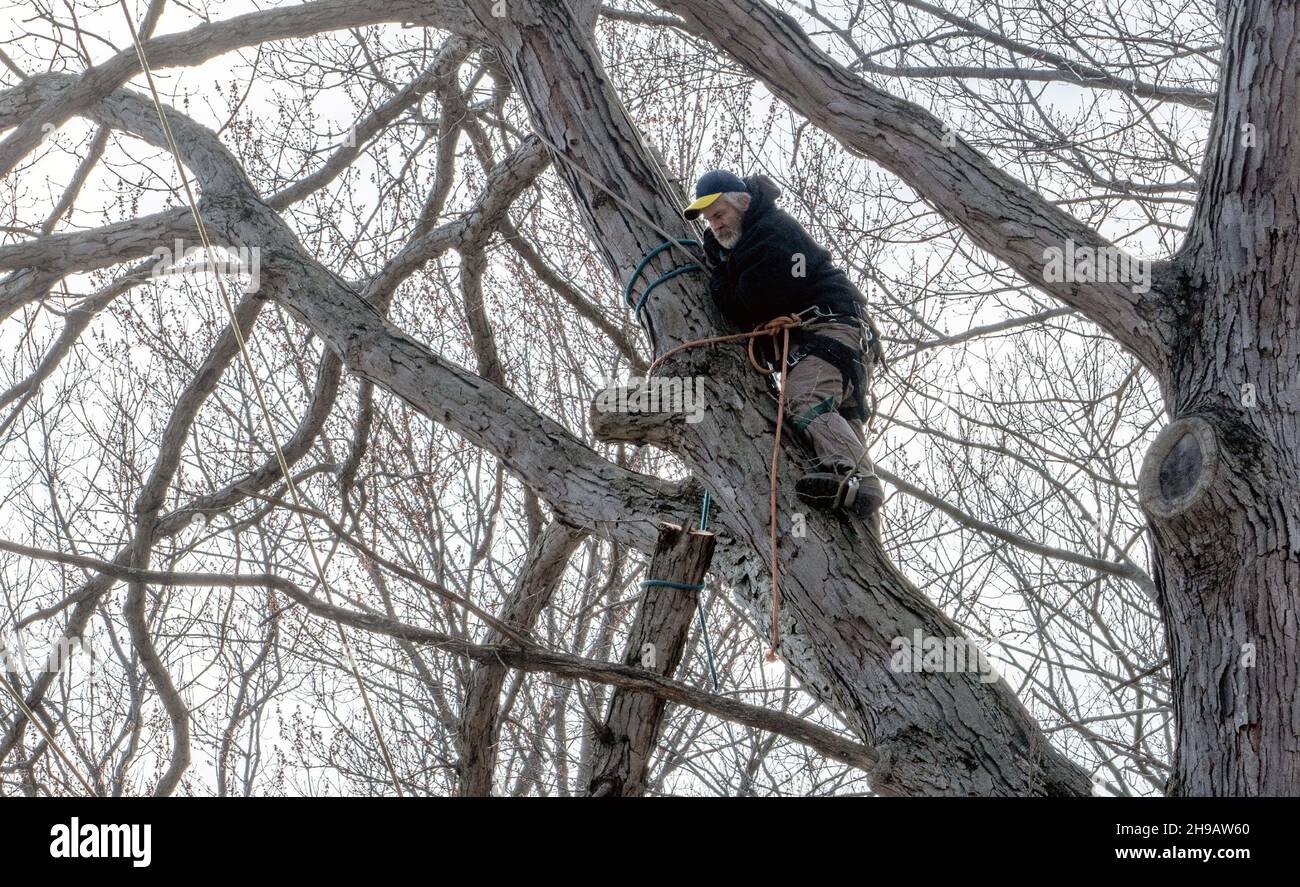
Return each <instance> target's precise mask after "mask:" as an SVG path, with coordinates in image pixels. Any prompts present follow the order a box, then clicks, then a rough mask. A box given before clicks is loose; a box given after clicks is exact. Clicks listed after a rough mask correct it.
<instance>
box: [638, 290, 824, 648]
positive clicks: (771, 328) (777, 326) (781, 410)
mask: <svg viewBox="0 0 1300 887" xmlns="http://www.w3.org/2000/svg"><path fill="white" fill-rule="evenodd" d="M802 325H803V320H802V319H801V318H799V317H798V316H796V315H794V314H789V315H785V316H783V317H777V318H775V319H773V320H769V321H768V322H767V323H765V324H763V325H761V326H759V327H757V328H755V329H754V330H753V331H752V332H748V333H736V334H734V335H729V336H709V337H708V338H704V339H694V340H692V341H690V342H684V343H682V344H681V345H678V346H677V347H676V348H673V349H670V350H669V351H666V352H664V354H663V355H661V356H660V357H657V358H655V361H654V363H652V364H650V368H649V369H647V370H646V378H647V379H649V378H650V376H651V375H652V374H653V373H654V371H655V368H656V367H657V366H659V364H661V363H663V362H664V361H665V360H667V359H668V358H670V357H672V356H673V355H674V354H678V353H680V352H682V351H685V350H687V349H688V348H698V347H700V346H703V345H716V344H718V343H720V342H734V341H737V340H739V339H748V340H749V364H750V366H752V367H753V368H754V369H756V370H758V372H760V373H763V374H764V375H766V374H767V373H769V372H771V370H770V369H769V368H768V367H766V366H764V365H763V364H762V363H760V362H759V360H758V357H757V356H756V355H755V353H754V345H755V343H756V342H758V340H759V338H760V337H762V336H768V337H769V338H771V339H772V344H773V350H774V351H775V345H776V338H777V337H778V336H780V337H781V363H780V364H778V366H779V367H780V373H781V378H780V382H779V384H778V385H777V390H778V392H779V394H778V396H777V406H776V439H775V441H774V443H773V445H772V465H771V468H770V469H769V471H768V504H769V506H770V509H771V510H770V513H769V518H768V533H769V535H770V539H771V543H772V562H771V568H772V647H771V649H770V650H768V651H767V661H768V662H775V661H776V647H777V644H778V643H779V642H780V640H781V628H780V625H781V592H780V584H779V579H780V568H779V564H778V562H777V556H776V468H777V464H778V463H779V461H780V459H781V427H782V425H784V423H785V374H786V366H785V365H786V361H787V360H788V359H789V357H790V330H792V329H794V328H796V327H799V326H802Z"/></svg>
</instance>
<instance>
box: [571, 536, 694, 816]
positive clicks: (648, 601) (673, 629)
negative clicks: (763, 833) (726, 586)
mask: <svg viewBox="0 0 1300 887" xmlns="http://www.w3.org/2000/svg"><path fill="white" fill-rule="evenodd" d="M716 543H717V537H716V536H714V535H713V534H712V533H710V532H707V531H705V530H685V531H683V529H682V528H681V527H680V526H678V525H677V524H670V523H667V522H664V523H663V524H662V525H661V526H660V529H659V544H658V545H657V546H656V547H655V553H654V556H653V557H652V558H651V559H650V565H649V567H648V568H647V570H646V575H647V578H648V579H649V580H651V582H652V584H649V585H646V586H645V590H644V592H643V593H642V595H641V604H640V606H639V607H637V614H636V619H635V620H634V621H633V622H632V629H631V631H630V632H629V633H628V640H627V652H626V653H625V654H624V656H623V663H624V664H625V665H634V666H635V665H640V666H641V667H642V668H644V669H647V670H649V671H653V672H655V673H657V674H661V675H664V676H665V677H672V676H673V673H674V672H675V671H677V666H678V665H679V664H680V663H681V661H682V654H683V653H684V652H685V651H686V637H687V635H688V634H689V633H690V629H691V620H692V619H693V618H694V617H695V611H696V608H697V607H698V605H699V600H700V593H699V591H698V590H697V589H695V588H690V587H688V588H677V587H671V586H665V585H659V584H654V583H658V582H672V583H676V584H677V585H685V586H695V585H699V584H701V583H702V582H703V581H704V575H705V573H707V572H708V570H709V563H710V561H712V560H713V548H714V545H715V544H716ZM665 706H666V703H665V702H664V700H663V699H660V698H657V697H655V696H650V695H647V694H645V693H634V692H631V691H629V690H615V691H614V695H613V696H612V697H611V698H610V700H609V714H608V715H607V716H606V718H605V723H604V724H603V725H601V727H599V728H598V729H597V730H596V747H595V755H594V760H593V762H592V766H591V781H590V784H589V785H588V786H587V794H588V795H589V796H591V797H593V798H614V797H620V798H636V797H640V796H641V795H643V794H645V779H646V773H647V772H648V771H649V769H650V757H651V753H652V752H653V751H654V746H655V740H656V738H657V737H658V735H659V727H660V726H661V724H662V723H663V716H664V708H665Z"/></svg>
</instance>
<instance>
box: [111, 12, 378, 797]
mask: <svg viewBox="0 0 1300 887" xmlns="http://www.w3.org/2000/svg"><path fill="white" fill-rule="evenodd" d="M118 5H120V6H121V7H122V15H123V16H125V17H126V24H127V27H128V28H129V29H130V31H131V42H132V43H133V44H135V54H136V56H137V57H138V58H139V60H140V68H141V70H142V71H143V72H144V76H145V79H146V81H148V84H149V94H150V96H152V98H153V104H154V108H155V109H157V111H158V120H159V121H160V122H161V124H162V131H163V137H164V138H165V139H166V141H167V148H168V150H170V151H171V154H172V158H173V159H174V160H175V161H176V169H177V171H178V172H179V173H180V178H181V184H182V186H184V190H185V199H186V200H187V202H188V203H189V206H190V212H191V213H193V214H194V223H195V225H196V226H197V227H198V231H199V239H200V240H202V241H203V249H204V251H205V254H206V255H207V259H208V266H209V267H210V268H211V269H212V272H213V274H212V276H213V277H214V278H215V279H216V281H217V289H218V290H219V291H220V293H221V301H222V303H223V304H224V305H225V308H226V313H227V314H228V315H229V316H230V328H231V330H232V331H233V332H234V334H235V341H236V342H237V343H238V344H239V355H240V357H241V358H242V360H243V364H244V369H245V370H246V371H247V372H248V376H249V378H250V379H251V380H252V382H253V391H254V392H255V393H256V395H257V404H258V407H259V408H260V409H261V411H262V417H263V418H264V419H265V420H266V427H267V428H268V429H269V430H270V432H271V445H272V446H273V447H274V449H275V460H276V462H277V463H279V466H280V472H281V474H283V475H284V479H285V483H286V484H287V486H288V488H289V493H290V495H291V496H292V497H293V502H294V505H296V506H297V507H298V508H297V509H295V513H296V514H297V516H298V522H299V523H300V524H301V526H302V531H303V536H305V537H306V539H307V548H308V550H309V551H310V552H311V559H312V564H313V565H314V567H315V569H316V576H317V579H318V581H319V582H320V584H321V587H322V588H323V589H325V599H326V601H327V602H328V603H329V604H330V605H331V606H332V605H333V604H334V595H333V593H332V592H331V591H330V585H329V582H328V580H326V578H325V569H324V567H323V565H322V564H321V560H320V554H319V552H317V551H316V544H315V542H313V541H312V536H311V532H310V530H309V529H308V527H307V518H306V517H305V516H304V515H303V513H302V511H300V510H298V509H301V508H302V499H301V498H300V496H299V495H298V486H297V484H296V483H295V481H294V478H293V474H292V473H291V472H290V471H289V463H288V462H287V461H286V460H285V458H284V450H283V449H282V448H281V446H280V436H279V434H278V433H277V432H276V430H275V423H274V422H273V421H272V419H271V411H270V408H269V407H268V406H267V403H266V397H265V396H264V395H263V393H262V384H261V382H259V381H258V378H257V374H256V373H255V372H254V371H253V361H252V359H251V358H250V357H249V354H248V343H247V342H246V341H245V339H244V334H243V331H242V330H240V328H239V324H238V323H237V322H236V320H235V308H234V305H233V304H232V302H231V301H230V294H229V292H227V290H226V282H225V279H224V278H223V277H222V276H221V274H220V273H219V272H218V271H217V263H216V256H215V254H214V253H213V251H212V241H211V240H210V239H209V238H208V230H207V226H206V225H204V224H203V217H202V216H201V215H199V207H198V202H197V201H196V200H195V199H194V191H193V189H192V188H191V187H190V179H189V176H188V175H186V173H185V165H184V164H183V163H182V162H181V154H180V149H179V148H178V147H177V146H176V140H175V138H173V136H172V129H171V125H170V124H169V123H168V122H167V115H166V113H165V112H164V111H163V107H162V99H160V98H159V96H158V89H157V87H156V86H155V84H154V79H153V71H152V70H151V69H150V67H149V60H148V59H147V58H146V57H145V53H144V47H143V46H142V45H141V44H140V35H139V34H138V33H137V31H136V27H135V22H134V20H133V19H132V18H131V13H130V10H128V9H127V8H126V0H118ZM334 627H335V628H337V629H338V633H339V640H340V641H342V644H343V652H344V655H345V656H346V657H347V661H348V667H349V668H350V669H351V671H352V676H353V678H354V679H355V680H356V682H357V689H358V690H360V691H361V700H362V702H363V703H364V704H365V708H366V715H367V716H368V717H369V719H370V726H371V728H372V729H373V730H374V731H375V738H376V739H377V740H378V741H379V749H380V751H381V752H382V754H383V758H384V764H385V766H386V767H387V768H388V774H389V776H390V777H391V778H392V781H393V788H394V789H396V791H397V795H398V797H402V794H403V793H402V784H401V780H399V779H398V777H397V768H396V766H395V765H394V764H393V758H392V755H390V754H389V751H388V744H387V743H386V742H385V741H384V734H383V733H382V732H381V731H380V729H379V719H378V717H377V716H376V715H375V710H374V707H373V706H372V705H371V703H370V694H369V693H368V692H366V685H365V682H364V681H363V680H362V679H361V672H360V670H359V669H358V668H357V663H356V658H355V657H354V656H353V655H352V644H351V643H349V641H348V637H347V634H346V633H345V632H344V631H343V626H342V625H340V624H339V623H337V622H335V623H334Z"/></svg>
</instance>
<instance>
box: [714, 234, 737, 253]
mask: <svg viewBox="0 0 1300 887" xmlns="http://www.w3.org/2000/svg"><path fill="white" fill-rule="evenodd" d="M715 237H716V235H715ZM716 239H717V241H718V246H720V247H722V248H723V249H731V248H732V247H733V246H735V245H736V243H737V242H738V241H739V240H740V232H739V231H737V232H736V233H735V234H732V235H730V236H729V237H717V238H716Z"/></svg>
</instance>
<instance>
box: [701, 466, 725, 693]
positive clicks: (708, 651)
mask: <svg viewBox="0 0 1300 887" xmlns="http://www.w3.org/2000/svg"><path fill="white" fill-rule="evenodd" d="M709 500H710V496H709V491H708V490H705V491H704V499H703V500H702V501H701V502H700V529H701V530H707V529H708V528H709V504H710V501H709ZM695 615H696V616H698V617H699V620H700V640H702V641H704V661H705V662H706V663H708V666H709V677H710V678H711V679H712V680H713V692H714V693H717V692H718V687H719V686H720V685H719V683H718V669H717V667H716V666H714V664H713V645H712V644H711V643H709V621H708V619H707V618H706V616H705V611H704V601H700V602H699V604H698V606H697V607H696V610H695Z"/></svg>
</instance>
